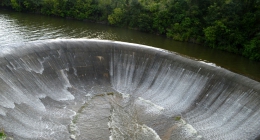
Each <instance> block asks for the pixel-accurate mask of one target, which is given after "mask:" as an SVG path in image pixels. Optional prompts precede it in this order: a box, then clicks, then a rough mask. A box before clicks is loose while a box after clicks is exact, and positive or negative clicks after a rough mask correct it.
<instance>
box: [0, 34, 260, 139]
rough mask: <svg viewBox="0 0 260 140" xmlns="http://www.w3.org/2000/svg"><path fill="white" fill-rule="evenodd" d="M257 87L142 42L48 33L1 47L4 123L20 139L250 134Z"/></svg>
mask: <svg viewBox="0 0 260 140" xmlns="http://www.w3.org/2000/svg"><path fill="white" fill-rule="evenodd" d="M259 94H260V84H259V83H258V82H256V81H253V80H251V79H249V78H246V77H243V76H241V75H238V74H235V73H232V72H230V71H227V70H225V69H223V68H220V67H216V66H211V65H207V64H205V63H201V62H198V61H194V60H191V59H188V58H185V57H182V56H180V55H177V54H175V53H172V52H168V51H165V50H162V49H157V48H152V47H148V46H143V45H137V44H130V43H123V42H112V41H100V40H99V41H98V40H81V39H74V40H48V41H38V42H31V43H26V44H22V45H18V46H13V47H12V46H8V47H5V48H4V49H3V50H2V52H1V54H0V129H1V128H2V129H3V130H4V132H5V134H6V135H7V137H8V139H15V140H16V139H17V140H50V139H52V140H64V139H77V140H97V139H100V140H103V139H111V140H122V139H133V140H134V139H135V140H145V139H146V140H160V139H162V140H175V139H176V140H188V139H191V140H193V139H194V140H197V139H208V140H238V139H239V140H243V139H244V140H248V139H257V137H258V136H259V135H260V95H259Z"/></svg>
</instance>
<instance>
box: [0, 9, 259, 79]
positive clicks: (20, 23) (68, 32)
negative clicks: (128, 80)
mask: <svg viewBox="0 0 260 140" xmlns="http://www.w3.org/2000/svg"><path fill="white" fill-rule="evenodd" d="M69 38H88V39H89V38H91V39H92V38H95V39H104V40H116V41H124V42H131V43H138V44H144V45H149V46H153V47H158V48H163V49H166V50H169V51H174V52H177V53H179V54H181V55H185V56H188V57H191V58H193V59H197V60H199V61H205V62H207V63H213V64H214V65H217V66H220V67H223V68H226V69H228V70H231V71H233V72H236V73H239V74H242V75H245V76H247V77H250V78H252V79H254V80H257V81H260V62H255V61H250V60H248V59H246V58H244V57H241V56H239V55H235V54H231V53H227V52H223V51H219V50H214V49H211V48H208V47H205V46H201V45H198V44H192V43H185V42H177V41H174V40H171V39H167V38H166V37H164V36H158V35H154V34H147V33H143V32H139V31H135V30H129V29H124V28H118V27H111V26H107V25H102V24H96V23H89V22H83V21H77V20H72V19H63V18H57V17H48V16H42V15H37V14H30V13H17V12H12V11H7V10H1V9H0V42H1V43H0V49H1V47H3V46H6V45H9V44H13V43H18V44H19V43H24V42H29V41H35V40H46V39H69Z"/></svg>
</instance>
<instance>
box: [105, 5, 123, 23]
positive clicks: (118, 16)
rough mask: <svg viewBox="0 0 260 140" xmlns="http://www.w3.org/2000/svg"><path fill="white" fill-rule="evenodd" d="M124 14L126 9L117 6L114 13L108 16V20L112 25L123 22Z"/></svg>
mask: <svg viewBox="0 0 260 140" xmlns="http://www.w3.org/2000/svg"><path fill="white" fill-rule="evenodd" d="M123 15H124V11H123V10H122V9H121V8H115V9H114V11H113V13H112V14H111V15H109V16H108V21H109V23H110V24H112V25H114V24H118V23H121V21H122V18H123Z"/></svg>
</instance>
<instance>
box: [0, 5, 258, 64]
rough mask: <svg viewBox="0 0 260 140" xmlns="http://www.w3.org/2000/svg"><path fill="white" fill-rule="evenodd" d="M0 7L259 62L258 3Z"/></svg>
mask: <svg viewBox="0 0 260 140" xmlns="http://www.w3.org/2000/svg"><path fill="white" fill-rule="evenodd" d="M0 5H2V6H3V7H7V8H9V9H13V10H16V11H19V12H33V13H40V14H43V15H49V16H58V17H63V18H73V19H77V20H85V21H91V22H96V23H102V24H109V25H112V26H118V27H124V28H129V29H135V30H140V31H143V32H147V33H153V34H158V35H164V36H167V37H168V38H171V39H173V40H177V41H184V42H193V43H200V44H204V45H205V46H208V47H211V48H215V49H220V50H224V51H228V52H232V53H236V54H239V55H241V56H243V57H247V58H249V59H251V60H256V61H260V24H259V23H260V20H259V19H260V3H259V2H256V1H250V2H247V1H240V2H234V1H233V0H231V1H228V2H226V1H217V2H215V1H205V2H201V1H200V2H195V1H187V0H184V1H178V0H177V1H171V2H169V1H166V0H163V1H155V0H150V1H148V0H140V1H135V0H126V1H119V0H111V1H102V0H95V1H92V0H87V1H84V0H78V1H70V0H66V1H65V0H44V1H41V0H38V1H29V0H11V1H9V0H6V1H2V2H1V3H0Z"/></svg>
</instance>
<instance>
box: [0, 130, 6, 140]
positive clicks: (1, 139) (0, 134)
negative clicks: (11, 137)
mask: <svg viewBox="0 0 260 140" xmlns="http://www.w3.org/2000/svg"><path fill="white" fill-rule="evenodd" d="M5 139H6V135H5V133H4V131H3V130H1V131H0V140H5Z"/></svg>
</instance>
